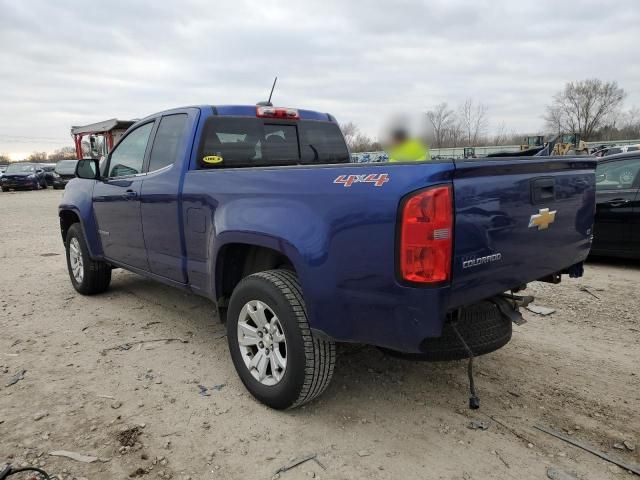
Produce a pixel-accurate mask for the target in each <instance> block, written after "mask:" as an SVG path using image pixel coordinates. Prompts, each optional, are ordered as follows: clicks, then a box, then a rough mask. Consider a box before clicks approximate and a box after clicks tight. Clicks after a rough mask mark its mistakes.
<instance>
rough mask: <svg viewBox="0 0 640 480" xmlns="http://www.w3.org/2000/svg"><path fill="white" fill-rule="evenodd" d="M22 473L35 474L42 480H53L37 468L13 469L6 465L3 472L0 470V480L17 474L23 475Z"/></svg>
mask: <svg viewBox="0 0 640 480" xmlns="http://www.w3.org/2000/svg"><path fill="white" fill-rule="evenodd" d="M23 472H35V473H37V474H38V475H40V478H41V479H42V480H53V479H52V478H51V477H50V476H49V474H48V473H47V472H45V471H44V470H41V469H39V468H36V467H18V468H14V467H12V466H11V465H6V466H5V467H4V469H3V470H0V480H5V479H6V478H9V477H10V476H12V475H15V474H17V473H23Z"/></svg>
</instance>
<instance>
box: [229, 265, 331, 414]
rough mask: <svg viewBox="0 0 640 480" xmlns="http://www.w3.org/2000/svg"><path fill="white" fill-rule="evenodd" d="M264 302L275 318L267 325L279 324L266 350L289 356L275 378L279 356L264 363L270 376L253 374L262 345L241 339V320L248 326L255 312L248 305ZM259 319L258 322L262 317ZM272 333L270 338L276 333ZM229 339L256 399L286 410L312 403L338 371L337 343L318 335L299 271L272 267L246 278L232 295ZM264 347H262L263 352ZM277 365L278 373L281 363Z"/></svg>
mask: <svg viewBox="0 0 640 480" xmlns="http://www.w3.org/2000/svg"><path fill="white" fill-rule="evenodd" d="M256 302H257V304H256ZM259 304H262V305H263V307H262V308H263V310H262V311H263V312H264V317H263V318H266V319H267V321H270V323H269V324H268V325H267V326H268V327H269V328H272V327H274V324H276V327H277V328H275V329H274V330H275V331H276V333H274V334H273V342H274V343H273V345H271V347H272V350H271V352H268V351H267V354H269V353H270V354H271V355H272V356H273V355H274V354H275V349H276V348H277V349H278V353H280V357H281V358H282V357H284V358H286V368H284V371H283V372H280V375H281V377H280V378H279V379H277V378H276V377H277V373H274V368H273V365H274V363H271V362H273V361H274V360H271V358H269V362H270V363H269V365H268V366H266V367H264V372H265V373H264V374H266V372H267V371H270V372H271V374H270V376H269V375H267V376H266V377H265V378H264V379H263V380H262V381H260V380H259V378H257V377H256V376H254V375H259V373H258V368H252V369H250V366H249V365H248V362H251V361H252V360H255V359H257V358H258V355H259V354H260V350H259V345H251V346H241V345H240V344H239V342H238V335H239V334H238V329H239V327H238V325H239V324H240V323H244V325H245V326H246V325H247V321H248V322H249V324H250V323H251V322H252V319H253V318H254V317H253V315H251V314H249V313H248V310H247V309H251V308H253V307H252V305H259ZM265 307H266V308H265ZM267 309H269V310H270V311H271V312H269V310H267ZM253 313H254V314H255V313H256V311H254V312H253ZM271 313H272V314H274V315H275V317H277V318H276V320H275V321H274V320H273V317H270V314H271ZM254 324H255V326H259V325H258V322H255V323H254ZM249 326H250V325H249ZM256 330H257V329H256ZM243 332H244V330H243ZM260 333H263V332H260ZM263 334H264V335H267V334H266V333H263ZM278 336H279V337H280V338H282V337H284V344H285V345H284V347H285V348H284V353H285V355H284V356H283V355H282V352H283V350H282V343H280V344H276V343H275V342H276V338H277V337H278ZM268 337H269V338H271V335H268ZM242 338H244V339H245V341H248V342H252V341H253V340H252V339H253V338H255V337H253V336H252V335H249V336H247V335H246V334H243V336H242ZM260 338H261V339H263V340H265V339H266V338H267V337H266V336H265V337H263V336H262V335H260ZM227 339H228V342H229V351H230V353H231V359H232V360H233V364H234V366H235V368H236V371H237V372H238V375H239V376H240V379H241V380H242V383H243V384H244V385H245V387H246V388H247V390H249V392H250V393H251V394H252V395H253V396H254V397H255V398H256V399H257V400H259V401H260V402H262V403H264V404H265V405H267V406H269V407H271V408H275V409H278V410H283V409H286V408H294V407H298V406H300V405H303V404H305V403H307V402H310V401H311V400H313V399H314V398H316V397H317V396H319V395H320V394H321V393H322V392H324V390H325V389H326V388H327V386H328V385H329V382H330V381H331V377H332V376H333V369H334V366H335V360H336V347H335V343H334V341H332V340H329V339H326V338H319V337H318V336H316V335H314V334H313V332H312V331H311V329H310V327H309V322H308V320H307V311H306V307H305V303H304V299H303V296H302V289H301V288H300V283H299V281H298V277H297V276H296V274H295V273H294V272H291V271H288V270H267V271H264V272H260V273H255V274H253V275H249V276H248V277H245V278H244V279H243V280H242V281H241V282H240V283H239V284H238V285H237V286H236V288H235V290H234V291H233V294H232V295H231V300H230V302H229V308H228V315H227ZM266 341H267V340H265V342H266ZM260 343H262V342H260ZM278 345H279V346H278ZM263 347H264V346H263ZM249 350H254V352H249ZM267 350H268V347H267ZM265 351H266V350H265V349H264V348H263V349H262V353H263V354H264V352H265ZM259 365H260V363H259V364H258V366H259ZM275 370H276V372H277V370H278V368H276V369H275ZM252 372H253V373H252ZM268 381H270V382H271V383H269V382H268ZM273 382H275V383H273Z"/></svg>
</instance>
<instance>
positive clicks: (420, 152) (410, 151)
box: [387, 128, 431, 162]
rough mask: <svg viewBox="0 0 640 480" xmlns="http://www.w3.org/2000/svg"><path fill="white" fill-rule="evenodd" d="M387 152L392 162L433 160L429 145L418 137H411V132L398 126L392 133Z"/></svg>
mask: <svg viewBox="0 0 640 480" xmlns="http://www.w3.org/2000/svg"><path fill="white" fill-rule="evenodd" d="M387 154H388V155H389V161H390V162H424V161H426V160H431V154H430V153H429V145H427V144H425V143H422V142H421V141H420V140H418V139H417V138H409V132H407V130H406V129H404V128H397V129H395V130H394V131H393V132H392V133H391V145H390V146H389V149H388V152H387Z"/></svg>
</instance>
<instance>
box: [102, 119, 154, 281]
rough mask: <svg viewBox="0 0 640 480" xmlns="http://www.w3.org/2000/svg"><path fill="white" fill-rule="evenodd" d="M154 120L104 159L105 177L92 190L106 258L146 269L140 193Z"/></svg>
mask: <svg viewBox="0 0 640 480" xmlns="http://www.w3.org/2000/svg"><path fill="white" fill-rule="evenodd" d="M153 128H154V121H153V120H152V121H150V122H147V123H145V124H143V125H141V126H139V127H137V128H136V129H135V130H132V131H131V132H129V133H128V134H127V135H126V137H124V138H123V139H122V141H121V142H120V143H118V145H117V146H116V147H115V149H114V150H113V151H112V152H111V154H110V155H109V157H108V159H107V165H106V176H105V177H103V178H102V179H101V180H100V181H98V182H97V183H96V186H95V188H94V190H93V209H94V213H95V217H96V222H97V224H98V235H99V236H100V240H101V242H102V248H103V251H104V255H105V257H106V258H107V259H109V260H113V261H114V262H116V263H121V264H124V265H128V266H131V267H135V268H139V269H142V270H146V271H148V270H149V263H148V261H147V252H146V249H145V244H144V236H143V233H142V218H141V214H140V191H141V187H142V180H143V178H144V173H143V171H144V170H143V167H144V163H145V159H146V157H147V155H148V150H149V148H148V147H149V138H150V136H151V132H152V130H153Z"/></svg>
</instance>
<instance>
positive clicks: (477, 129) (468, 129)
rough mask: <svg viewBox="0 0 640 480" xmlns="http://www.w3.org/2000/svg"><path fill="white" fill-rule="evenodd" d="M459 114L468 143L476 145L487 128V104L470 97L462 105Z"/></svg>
mask: <svg viewBox="0 0 640 480" xmlns="http://www.w3.org/2000/svg"><path fill="white" fill-rule="evenodd" d="M458 115H459V118H460V125H461V127H462V130H463V133H464V136H465V140H466V142H467V145H469V146H473V145H476V144H477V143H478V140H479V139H480V137H482V136H483V135H484V134H485V132H486V130H487V106H486V105H485V104H483V103H479V102H478V103H475V102H474V101H473V99H471V98H468V99H467V100H465V102H464V103H463V104H462V105H461V106H460V108H459V113H458Z"/></svg>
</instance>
